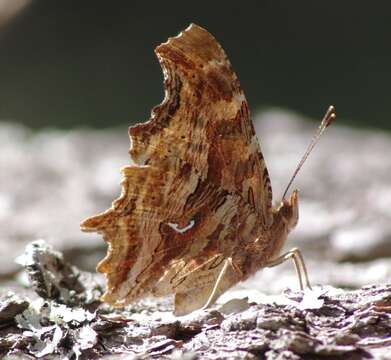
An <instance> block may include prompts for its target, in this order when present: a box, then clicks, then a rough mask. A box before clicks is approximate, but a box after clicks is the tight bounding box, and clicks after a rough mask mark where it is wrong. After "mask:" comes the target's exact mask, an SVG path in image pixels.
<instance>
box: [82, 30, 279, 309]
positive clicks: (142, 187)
mask: <svg viewBox="0 0 391 360" xmlns="http://www.w3.org/2000/svg"><path fill="white" fill-rule="evenodd" d="M156 54H157V56H158V59H159V62H160V64H161V66H162V69H163V73H164V84H165V98H164V100H163V102H162V103H161V104H160V105H159V106H157V107H155V108H154V109H153V110H152V113H151V118H150V120H149V121H148V122H146V123H144V124H139V125H136V126H132V127H130V128H129V135H130V138H131V148H130V151H129V153H130V156H131V159H132V160H133V162H134V165H131V166H127V167H125V168H124V169H123V170H122V172H123V180H122V194H121V197H120V198H119V199H117V200H116V201H114V203H113V206H112V208H111V209H109V210H108V211H106V212H105V213H103V214H100V215H97V216H95V217H92V218H90V219H87V220H85V221H84V222H83V223H82V225H81V227H82V229H83V230H85V231H98V232H100V233H102V234H103V235H104V238H105V240H106V241H107V242H108V243H109V251H108V254H107V256H106V258H105V259H103V260H102V261H101V262H100V264H99V265H98V271H101V272H103V273H105V274H106V276H107V279H108V289H107V292H106V294H105V295H104V300H106V301H108V302H110V303H112V304H114V305H118V306H121V305H125V304H127V303H129V302H131V301H133V300H135V299H137V298H140V297H142V296H144V295H145V294H148V293H150V292H155V293H156V292H162V293H166V292H172V291H176V290H175V286H173V285H172V284H173V281H159V279H162V278H167V275H168V274H173V269H175V268H176V266H177V264H178V261H182V262H184V264H185V266H187V265H186V264H189V263H191V261H192V259H193V260H194V259H195V258H208V257H209V258H212V257H213V256H215V255H216V254H219V253H222V254H223V256H229V255H230V254H231V253H232V251H234V249H235V247H236V246H238V244H237V242H238V239H239V238H241V239H247V240H248V241H251V240H252V239H255V238H256V236H257V234H259V232H260V231H262V229H266V228H267V227H268V226H269V225H270V222H271V188H270V183H269V177H268V174H267V170H266V166H265V163H264V161H263V158H262V155H261V152H260V148H259V145H258V141H257V138H256V136H255V132H254V128H253V125H252V123H251V120H250V117H249V112H248V107H247V103H246V100H245V98H244V95H243V92H242V90H241V88H240V85H239V82H238V80H237V77H236V75H235V74H234V72H233V70H232V68H231V65H230V63H229V61H228V59H227V57H226V55H225V53H224V51H223V50H222V48H221V46H220V45H219V44H218V43H217V41H216V40H215V39H214V38H213V37H212V35H210V34H209V33H208V32H207V31H206V30H204V29H203V28H201V27H199V26H197V25H191V26H190V27H189V28H188V29H186V30H185V31H184V32H182V33H181V34H180V35H178V36H177V37H175V38H170V39H169V40H168V42H166V43H163V44H162V45H160V46H158V47H157V48H156ZM192 276H196V273H194V274H193V275H192ZM212 277H213V276H212ZM212 277H211V278H212ZM190 293H191V292H190ZM190 293H189V294H190Z"/></svg>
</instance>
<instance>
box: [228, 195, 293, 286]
mask: <svg viewBox="0 0 391 360" xmlns="http://www.w3.org/2000/svg"><path fill="white" fill-rule="evenodd" d="M272 214H273V223H272V224H271V226H270V227H269V229H267V230H266V231H265V230H263V231H262V232H261V233H260V234H259V237H258V238H257V239H256V240H255V241H254V242H253V243H252V244H248V245H247V246H245V247H244V248H242V249H240V250H239V251H238V253H237V254H235V255H234V256H233V260H234V262H236V263H237V265H238V267H239V268H240V269H241V272H242V280H245V279H246V278H248V277H249V276H251V275H253V274H254V273H255V272H257V271H258V270H260V269H261V268H263V267H265V266H266V264H267V262H268V261H270V260H272V259H274V258H276V257H277V256H278V255H279V254H280V252H281V249H282V247H283V246H284V244H285V241H286V239H287V237H288V235H289V233H290V232H291V231H292V230H293V229H294V228H295V226H296V225H297V222H298V218H299V211H298V192H297V191H294V192H293V193H292V195H291V197H290V199H289V200H283V201H281V202H280V204H279V205H278V206H276V207H274V208H273V210H272Z"/></svg>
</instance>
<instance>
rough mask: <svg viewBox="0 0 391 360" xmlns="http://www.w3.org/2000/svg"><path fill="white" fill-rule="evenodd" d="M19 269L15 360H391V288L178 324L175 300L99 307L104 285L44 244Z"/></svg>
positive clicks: (282, 300) (10, 333)
mask: <svg viewBox="0 0 391 360" xmlns="http://www.w3.org/2000/svg"><path fill="white" fill-rule="evenodd" d="M19 262H21V263H22V264H24V267H25V270H26V271H27V273H28V275H29V279H30V281H29V283H30V285H31V288H30V290H27V291H26V290H22V289H21V288H18V287H15V288H14V289H13V292H11V291H6V290H2V294H1V298H0V353H1V355H2V356H6V358H8V359H21V358H23V359H25V358H26V359H30V358H31V359H33V358H43V359H57V358H58V359H64V358H68V359H71V358H79V359H94V358H102V357H103V358H106V359H125V358H126V359H129V358H166V359H198V358H202V359H322V358H330V359H372V358H375V359H391V284H390V285H373V286H366V287H362V288H361V289H358V290H354V291H344V290H341V289H336V288H332V287H315V288H314V290H312V291H304V292H293V291H290V290H286V291H285V292H284V293H283V294H282V295H281V296H279V297H276V298H274V300H273V301H264V302H263V303H258V304H257V303H250V302H248V301H247V300H246V299H241V300H240V299H232V300H231V301H229V302H227V303H225V304H223V305H217V306H216V307H214V308H212V309H209V310H203V311H196V312H193V313H191V314H189V315H187V316H183V317H175V316H174V315H172V309H173V305H172V302H171V299H145V300H143V301H142V302H140V303H137V304H134V305H132V306H129V307H127V308H126V309H124V310H118V309H113V308H111V307H110V306H108V305H106V304H103V303H100V302H99V300H98V297H99V295H100V294H101V293H102V289H101V288H100V285H99V281H97V280H96V279H95V278H94V276H93V275H92V274H84V273H82V272H81V271H80V270H78V269H76V268H75V267H73V266H71V265H69V264H68V263H66V262H65V261H64V260H63V257H62V255H61V254H60V253H59V252H56V251H54V250H53V249H52V248H51V247H50V246H48V245H47V244H46V243H45V242H43V241H38V242H34V243H32V244H30V245H28V247H27V248H26V252H25V254H24V255H23V256H22V257H21V258H20V259H19ZM32 290H34V291H35V292H36V293H37V294H38V295H39V296H33V295H32V293H31V294H30V293H29V291H32ZM64 294H66V295H64Z"/></svg>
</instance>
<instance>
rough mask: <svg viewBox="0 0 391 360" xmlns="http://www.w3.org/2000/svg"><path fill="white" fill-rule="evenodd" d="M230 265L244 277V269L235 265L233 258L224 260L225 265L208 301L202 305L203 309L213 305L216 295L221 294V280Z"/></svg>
mask: <svg viewBox="0 0 391 360" xmlns="http://www.w3.org/2000/svg"><path fill="white" fill-rule="evenodd" d="M229 266H231V267H232V268H233V269H234V270H235V271H236V272H238V273H239V276H240V277H242V271H241V270H240V269H239V268H238V267H237V266H236V265H235V263H234V262H233V261H232V258H230V257H229V258H227V259H226V260H224V264H223V267H222V268H221V271H220V273H219V276H218V277H217V279H216V282H215V284H214V286H213V289H212V292H211V293H210V296H209V298H208V301H207V302H206V303H205V305H204V306H203V307H202V309H203V310H205V309H207V308H208V307H209V306H210V305H212V304H213V303H214V302H215V301H216V297H217V296H218V295H220V294H219V287H220V285H221V282H222V280H223V278H224V276H225V275H226V273H227V270H228V267H229ZM216 295H217V296H216Z"/></svg>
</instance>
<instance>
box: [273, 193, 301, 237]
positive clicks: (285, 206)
mask: <svg viewBox="0 0 391 360" xmlns="http://www.w3.org/2000/svg"><path fill="white" fill-rule="evenodd" d="M276 215H277V216H278V217H279V219H280V221H281V222H282V223H283V225H285V228H286V230H287V233H289V232H290V231H291V230H293V229H294V228H295V226H296V225H297V222H298V221H299V192H298V190H295V191H293V193H292V195H291V196H290V198H289V200H286V199H283V200H282V201H281V203H280V205H279V206H278V207H277V209H276Z"/></svg>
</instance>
